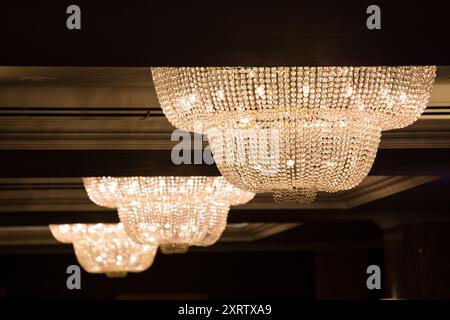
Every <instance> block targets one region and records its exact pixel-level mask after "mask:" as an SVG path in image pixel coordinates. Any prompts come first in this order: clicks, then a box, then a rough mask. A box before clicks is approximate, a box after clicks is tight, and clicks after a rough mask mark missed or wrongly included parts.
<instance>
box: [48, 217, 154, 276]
mask: <svg viewBox="0 0 450 320" xmlns="http://www.w3.org/2000/svg"><path fill="white" fill-rule="evenodd" d="M49 227H50V231H51V232H52V234H53V236H54V237H55V239H56V240H58V241H61V242H63V243H73V247H74V250H75V255H76V257H77V260H78V262H79V263H80V265H81V266H82V267H83V268H84V269H85V270H86V271H87V272H90V273H105V274H106V275H107V276H109V277H123V276H125V275H126V274H127V273H128V272H141V271H144V270H146V269H148V268H149V267H150V266H151V265H152V263H153V260H154V258H155V255H156V251H157V248H158V247H157V246H156V245H142V244H137V243H135V242H133V241H132V240H131V239H130V238H129V237H128V235H127V234H126V233H125V230H124V227H123V225H122V224H120V223H119V224H61V225H50V226H49Z"/></svg>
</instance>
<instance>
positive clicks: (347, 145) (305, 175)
mask: <svg viewBox="0 0 450 320" xmlns="http://www.w3.org/2000/svg"><path fill="white" fill-rule="evenodd" d="M435 71H436V67H434V66H418V67H414V66H402V67H292V68H291V67H274V68H263V67H258V68H243V67H230V68H228V67H198V68H167V67H164V68H159V67H158V68H152V73H153V79H154V84H155V88H156V92H157V95H158V98H159V101H160V104H161V107H162V109H163V111H164V113H165V115H166V116H167V118H168V119H169V121H170V122H171V123H172V124H173V125H174V126H176V127H178V128H181V129H183V130H186V131H194V132H199V133H206V134H207V135H208V139H209V142H210V146H211V150H212V152H213V155H214V160H215V162H216V164H217V166H218V168H219V170H220V172H221V173H222V175H223V176H224V177H225V178H226V179H227V180H228V181H230V182H231V183H233V184H234V185H235V186H237V187H239V188H241V189H243V190H247V191H252V192H257V193H258V192H271V193H273V194H274V198H275V200H276V201H288V202H291V201H299V202H310V201H312V200H313V199H314V197H315V195H316V193H317V192H318V191H325V192H336V191H340V190H346V189H350V188H352V187H354V186H356V185H357V184H359V183H360V182H361V181H362V180H363V179H364V178H365V177H366V176H367V174H368V172H369V170H370V168H371V166H372V163H373V161H374V159H375V155H376V151H377V148H378V144H379V141H380V136H381V131H383V130H390V129H395V128H402V127H405V126H407V125H409V124H411V123H413V122H414V121H416V120H417V118H418V117H419V116H420V114H421V113H422V112H423V110H424V109H425V108H426V105H427V102H428V100H429V96H430V92H431V88H432V84H433V81H434V78H435Z"/></svg>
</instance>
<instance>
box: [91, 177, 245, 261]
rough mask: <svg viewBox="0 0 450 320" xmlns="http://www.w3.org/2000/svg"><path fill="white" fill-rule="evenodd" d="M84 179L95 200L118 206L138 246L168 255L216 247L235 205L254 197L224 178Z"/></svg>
mask: <svg viewBox="0 0 450 320" xmlns="http://www.w3.org/2000/svg"><path fill="white" fill-rule="evenodd" d="M83 181H84V185H85V188H86V191H87V193H88V196H89V198H90V199H91V200H92V201H93V202H95V203H96V204H98V205H100V206H106V207H111V208H117V210H118V213H119V218H120V220H121V222H122V223H123V224H124V227H125V230H126V232H127V233H128V235H129V236H130V237H131V238H132V239H133V240H134V241H135V242H137V243H144V244H147V243H150V244H151V243H158V244H159V245H160V248H161V251H162V252H163V253H181V252H186V251H187V249H188V247H189V246H191V245H196V246H208V245H211V244H213V243H215V242H216V241H217V240H218V239H219V237H220V236H221V234H222V232H223V231H224V230H225V227H226V224H227V217H228V211H229V209H230V206H231V205H239V204H244V203H246V202H248V201H250V200H251V199H252V198H253V197H254V193H251V192H247V191H242V190H239V189H238V188H236V187H234V186H233V185H232V184H230V183H228V182H227V181H226V180H225V179H224V178H223V177H123V178H117V177H91V178H83Z"/></svg>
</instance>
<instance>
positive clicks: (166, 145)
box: [0, 67, 450, 252]
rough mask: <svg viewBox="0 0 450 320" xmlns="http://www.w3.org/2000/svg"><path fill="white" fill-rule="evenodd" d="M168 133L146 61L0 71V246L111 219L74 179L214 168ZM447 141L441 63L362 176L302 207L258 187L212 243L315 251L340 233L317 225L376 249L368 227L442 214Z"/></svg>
mask: <svg viewBox="0 0 450 320" xmlns="http://www.w3.org/2000/svg"><path fill="white" fill-rule="evenodd" d="M174 129H175V128H174V127H173V126H172V125H170V123H169V122H168V121H167V119H166V118H165V117H164V115H163V113H162V111H161V109H160V106H159V103H158V100H157V98H156V94H155V91H154V88H153V84H152V79H151V73H150V71H149V68H132V67H127V68H124V67H117V68H112V67H111V68H109V67H108V68H107V67H102V68H98V67H92V68H90V67H0V163H1V165H0V176H1V177H2V178H0V247H3V250H4V252H6V251H7V252H11V247H13V248H17V247H27V246H31V247H32V248H37V247H38V246H36V245H50V246H56V245H57V244H56V242H55V241H53V240H52V238H51V237H50V234H49V232H48V228H47V225H48V224H50V223H69V222H117V221H118V219H117V215H116V213H115V212H114V211H111V210H105V209H103V208H100V207H98V206H96V205H94V204H93V203H91V202H90V201H89V199H88V198H87V196H86V193H85V191H84V188H83V186H82V182H81V179H80V178H81V177H82V176H92V175H120V176H126V175H218V174H219V173H218V171H217V168H216V167H215V165H213V166H207V165H204V164H201V165H180V166H175V165H173V164H172V162H171V161H170V152H171V149H172V147H173V146H174V145H176V144H177V143H178V141H177V140H173V141H172V140H171V134H172V132H173V130H174ZM204 143H205V142H204ZM449 148H450V67H438V78H437V80H436V84H435V86H434V89H433V93H432V97H431V101H430V104H429V106H428V108H427V110H426V112H425V113H424V114H423V115H422V116H421V118H420V119H419V121H417V122H416V123H415V124H413V125H411V126H409V127H407V128H404V129H401V130H394V131H389V132H384V133H383V136H382V141H381V145H380V150H379V151H378V154H377V159H376V161H375V164H374V167H373V169H372V171H371V173H370V175H369V176H368V177H367V178H366V179H365V181H364V182H363V183H361V184H360V185H359V186H358V187H356V188H354V189H352V190H348V191H343V192H338V193H336V194H325V193H323V194H320V195H319V197H318V199H317V201H316V202H314V203H313V204H311V205H309V206H306V205H280V204H275V203H273V201H272V199H271V197H270V196H269V195H258V196H257V197H256V198H255V199H254V200H252V201H251V202H250V203H248V204H246V205H243V206H239V207H235V208H232V210H231V213H230V217H229V221H230V223H231V224H230V226H229V228H228V229H227V231H226V232H225V234H224V235H223V237H222V239H221V243H220V244H219V248H225V249H224V250H226V248H230V250H237V251H239V250H244V248H245V246H244V247H239V246H237V245H232V246H231V243H236V242H237V243H240V242H246V243H253V244H255V246H254V247H253V248H254V249H255V250H259V249H261V248H266V249H267V248H269V249H270V250H283V248H286V243H285V242H286V241H287V240H286V239H287V238H288V239H289V243H290V244H296V245H295V246H294V248H295V250H313V249H314V248H323V247H324V246H326V245H328V246H329V245H331V243H335V242H336V241H337V240H336V239H337V238H332V237H331V238H330V237H329V236H326V235H323V231H322V230H324V223H328V227H327V232H330V234H333V232H335V233H336V234H340V235H342V234H346V235H347V236H346V237H347V238H346V241H345V245H346V246H348V245H349V243H352V244H353V245H358V244H361V243H366V244H367V245H369V244H370V245H373V241H374V239H378V238H377V237H378V236H375V238H374V232H373V228H381V229H383V228H390V227H393V226H396V225H398V224H404V223H412V222H416V221H428V220H430V221H436V220H439V221H441V220H449V218H450V215H448V213H447V210H446V209H445V208H449V207H450V201H449V200H448V198H449V197H448V196H447V195H448V194H450V181H449V180H448V178H447V177H448V176H449V174H450V149H449ZM424 202H427V203H428V205H424V204H423V203H424ZM409 208H414V210H409ZM302 230H303V231H302ZM304 230H308V231H307V232H306V231H304ZM364 230H366V231H367V232H366V233H364ZM302 232H305V233H304V234H303V235H302ZM361 232H362V233H361ZM361 234H362V235H361ZM364 234H366V235H367V236H366V237H365V236H364ZM283 235H290V236H288V237H287V236H283ZM286 237H287V238H286ZM376 241H379V239H378V240H376ZM300 243H301V244H302V245H300ZM336 243H339V241H338V242H336ZM227 246H228V247H227ZM7 248H9V249H8V250H7ZM214 248H216V249H217V248H218V247H215V246H213V247H211V248H210V249H207V248H205V249H204V250H215V249H214ZM247 248H248V247H247ZM5 250H6V251H5ZM33 250H36V249H33ZM0 252H2V251H1V250H0Z"/></svg>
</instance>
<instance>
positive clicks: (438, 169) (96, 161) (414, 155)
mask: <svg viewBox="0 0 450 320" xmlns="http://www.w3.org/2000/svg"><path fill="white" fill-rule="evenodd" d="M0 164H1V165H0V176H1V177H4V178H6V177H88V176H216V175H219V171H218V169H217V167H216V166H215V165H206V164H181V165H174V164H173V163H172V160H171V151H170V150H0ZM447 174H450V149H379V150H378V153H377V157H376V159H375V162H374V165H373V167H372V170H371V171H370V175H386V176H389V175H392V176H394V175H395V176H441V175H447Z"/></svg>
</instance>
